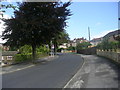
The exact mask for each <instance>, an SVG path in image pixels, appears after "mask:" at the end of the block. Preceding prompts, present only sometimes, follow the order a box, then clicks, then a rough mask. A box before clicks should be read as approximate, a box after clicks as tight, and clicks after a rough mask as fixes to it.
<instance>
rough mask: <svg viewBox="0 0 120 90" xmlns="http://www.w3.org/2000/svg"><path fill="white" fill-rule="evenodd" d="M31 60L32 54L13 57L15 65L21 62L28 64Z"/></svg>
mask: <svg viewBox="0 0 120 90" xmlns="http://www.w3.org/2000/svg"><path fill="white" fill-rule="evenodd" d="M31 60H32V54H31V53H28V54H16V55H15V56H14V61H15V63H22V62H28V61H31Z"/></svg>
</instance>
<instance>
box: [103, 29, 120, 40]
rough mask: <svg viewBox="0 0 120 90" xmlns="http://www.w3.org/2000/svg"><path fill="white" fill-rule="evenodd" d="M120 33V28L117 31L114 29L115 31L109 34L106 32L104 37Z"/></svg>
mask: <svg viewBox="0 0 120 90" xmlns="http://www.w3.org/2000/svg"><path fill="white" fill-rule="evenodd" d="M119 34H120V29H119V30H116V31H113V32H109V33H108V34H106V35H105V36H104V37H103V38H108V37H110V36H113V35H119Z"/></svg>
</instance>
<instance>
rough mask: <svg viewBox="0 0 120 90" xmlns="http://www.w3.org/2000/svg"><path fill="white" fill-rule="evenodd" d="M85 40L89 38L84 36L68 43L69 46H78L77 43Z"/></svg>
mask: <svg viewBox="0 0 120 90" xmlns="http://www.w3.org/2000/svg"><path fill="white" fill-rule="evenodd" d="M83 42H88V40H86V39H85V38H83V37H82V38H75V39H73V40H71V41H70V42H69V43H68V47H70V46H72V47H76V45H77V44H79V43H83Z"/></svg>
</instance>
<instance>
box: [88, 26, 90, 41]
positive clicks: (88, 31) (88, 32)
mask: <svg viewBox="0 0 120 90" xmlns="http://www.w3.org/2000/svg"><path fill="white" fill-rule="evenodd" d="M88 36H89V41H90V28H89V27H88Z"/></svg>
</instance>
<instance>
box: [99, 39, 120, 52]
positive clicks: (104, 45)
mask: <svg viewBox="0 0 120 90" xmlns="http://www.w3.org/2000/svg"><path fill="white" fill-rule="evenodd" d="M119 45H120V42H118V41H114V42H113V41H112V42H109V41H108V40H107V39H105V40H103V41H102V42H101V43H100V44H98V45H97V48H98V49H100V50H104V51H105V50H112V49H114V50H116V49H118V48H119Z"/></svg>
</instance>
